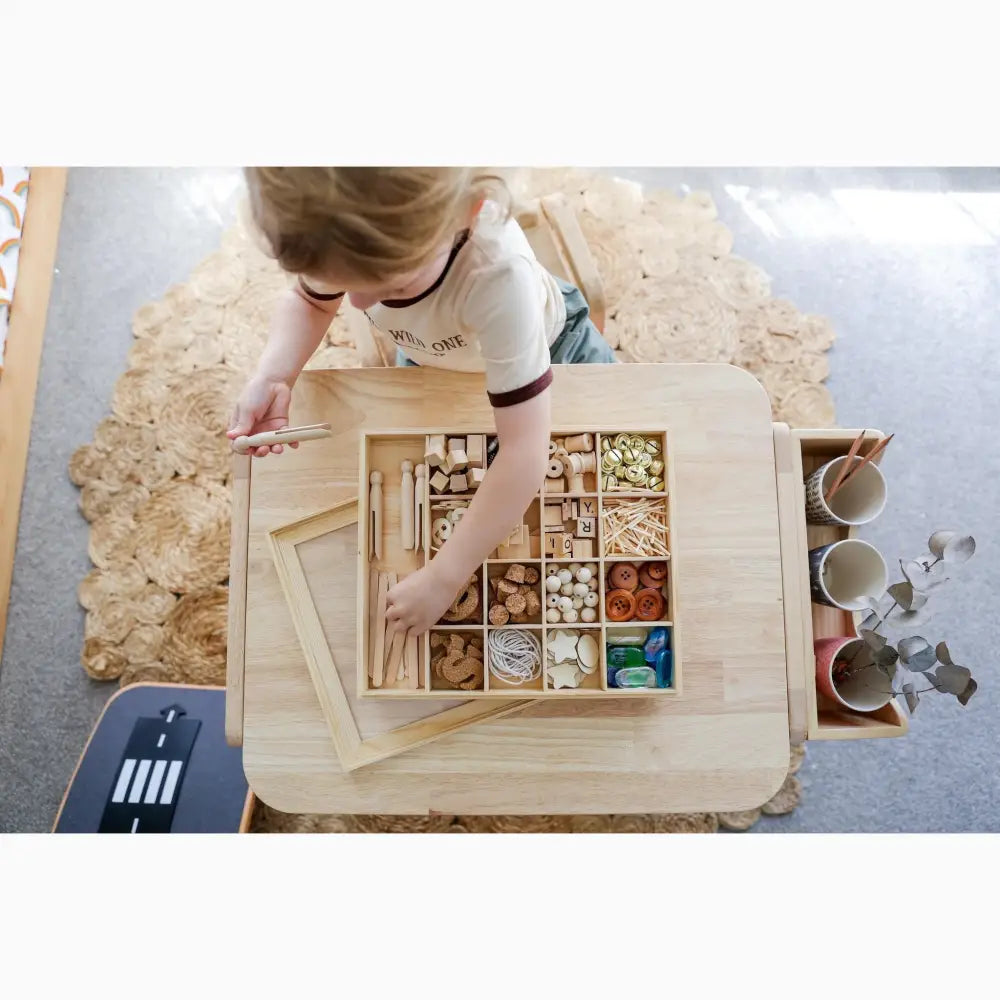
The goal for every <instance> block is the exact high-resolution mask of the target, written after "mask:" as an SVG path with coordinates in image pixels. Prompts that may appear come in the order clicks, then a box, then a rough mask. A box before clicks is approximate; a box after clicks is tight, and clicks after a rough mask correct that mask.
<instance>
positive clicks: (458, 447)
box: [448, 438, 465, 451]
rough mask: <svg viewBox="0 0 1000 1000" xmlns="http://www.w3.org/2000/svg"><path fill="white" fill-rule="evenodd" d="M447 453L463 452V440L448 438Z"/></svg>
mask: <svg viewBox="0 0 1000 1000" xmlns="http://www.w3.org/2000/svg"><path fill="white" fill-rule="evenodd" d="M448 451H465V438H448Z"/></svg>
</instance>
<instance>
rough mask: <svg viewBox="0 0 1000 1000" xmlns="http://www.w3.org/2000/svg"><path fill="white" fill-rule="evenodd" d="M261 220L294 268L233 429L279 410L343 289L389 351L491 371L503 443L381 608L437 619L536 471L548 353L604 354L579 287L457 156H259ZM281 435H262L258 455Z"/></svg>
mask: <svg viewBox="0 0 1000 1000" xmlns="http://www.w3.org/2000/svg"><path fill="white" fill-rule="evenodd" d="M246 179H247V184H248V187H249V190H250V205H251V209H252V213H253V217H254V220H255V223H256V225H257V226H258V228H259V229H260V231H261V233H262V234H263V236H264V237H265V239H266V241H267V243H268V244H269V246H270V248H271V251H272V253H273V254H274V256H275V257H276V258H277V260H278V262H279V263H280V264H281V266H282V267H283V268H284V269H285V270H286V271H288V272H290V273H292V274H295V275H297V276H298V282H297V283H296V285H295V286H294V287H293V288H292V289H291V290H289V291H287V292H286V293H284V295H283V296H282V298H281V300H280V302H279V304H278V307H277V310H276V312H275V316H274V319H273V321H272V324H271V331H270V334H269V337H268V341H267V346H266V347H265V348H264V352H263V355H262V356H261V359H260V362H259V364H258V366H257V371H256V373H255V374H254V375H253V377H252V378H251V379H250V381H249V382H248V383H247V385H246V387H245V388H244V390H243V392H242V394H241V395H240V398H239V401H238V402H237V404H236V409H235V413H234V415H233V419H232V427H231V429H230V430H229V432H228V433H229V437H230V438H235V437H237V436H238V435H240V434H255V433H257V432H259V431H268V430H276V429H278V428H281V427H285V426H287V424H288V409H289V403H290V400H291V395H292V388H293V387H294V385H295V380H296V379H297V378H298V376H299V373H300V372H301V371H302V368H303V366H304V365H305V364H306V362H307V361H308V360H309V358H310V356H311V355H312V354H313V352H314V351H315V350H316V348H317V347H318V345H319V343H320V341H321V340H322V339H323V335H324V334H325V332H326V330H327V329H328V327H329V326H330V323H331V321H332V320H333V317H334V316H335V315H336V313H337V309H338V307H339V305H340V302H341V300H342V298H343V296H344V295H345V294H346V295H347V296H348V297H349V298H350V300H351V304H352V305H354V306H355V307H356V308H358V309H363V310H364V311H365V314H366V315H367V317H368V319H369V321H370V322H372V323H373V324H374V325H375V326H376V327H377V328H378V329H380V330H382V331H384V332H385V333H387V334H388V335H389V336H391V337H392V339H393V340H394V341H395V343H396V345H397V347H398V363H400V364H416V365H430V366H432V367H435V368H447V369H451V370H452V371H463V372H470V371H484V372H485V375H486V390H487V394H488V396H489V399H490V402H491V403H492V405H493V412H494V417H495V421H496V429H497V437H498V439H499V444H500V449H499V452H498V454H497V456H496V458H495V459H494V461H493V464H492V465H491V466H490V467H489V470H488V472H487V474H486V477H485V478H484V480H483V483H482V486H480V488H479V490H478V491H477V492H476V494H475V497H474V498H473V500H472V502H471V503H470V505H469V510H468V513H467V515H466V516H465V517H463V518H462V520H461V521H460V522H459V523H458V525H457V527H456V529H455V531H454V533H453V535H452V537H451V538H450V539H449V542H448V544H447V545H445V546H443V547H442V549H441V551H440V552H439V553H438V554H437V556H436V557H435V558H434V559H433V560H432V561H431V562H429V563H428V564H427V566H425V567H424V568H423V569H421V570H419V571H417V572H416V573H411V574H410V575H409V576H407V577H405V578H404V579H403V580H401V581H400V582H399V583H398V584H397V585H396V586H395V587H393V588H392V590H390V591H389V596H388V611H387V615H386V617H387V619H388V620H389V621H391V622H393V623H394V626H395V627H396V628H398V629H403V630H409V631H412V632H414V633H415V634H417V635H419V634H422V633H423V632H425V631H426V630H427V629H428V628H429V627H430V626H431V625H433V624H435V623H436V622H437V621H438V620H439V619H440V617H441V615H442V613H443V612H444V611H445V610H446V609H447V607H448V605H449V604H451V602H452V601H453V600H454V598H455V595H456V594H457V593H458V592H459V590H461V588H462V587H463V586H464V584H465V583H466V581H467V580H468V579H469V578H470V577H471V576H472V575H473V573H474V572H475V571H476V569H477V568H478V567H480V566H481V565H482V563H483V560H484V559H485V558H486V557H487V556H488V555H489V553H490V552H491V551H492V550H493V549H495V548H496V547H497V545H498V544H500V543H501V542H502V541H503V540H504V539H505V538H506V537H507V535H508V534H509V533H510V529H511V526H512V525H514V524H515V523H516V522H517V521H518V519H519V518H520V517H521V516H522V514H523V513H524V511H525V510H526V509H527V507H528V504H529V503H530V502H531V499H532V497H533V496H534V495H535V493H536V492H537V490H538V484H539V483H541V482H542V480H543V478H544V476H545V467H546V464H547V461H548V443H549V436H550V399H549V397H550V393H549V384H550V383H551V381H552V370H551V364H552V363H563V364H572V363H583V362H606V363H613V362H614V360H615V358H614V354H613V353H612V351H611V349H610V348H609V347H608V345H607V343H606V342H605V341H604V340H603V338H602V337H601V335H600V333H599V332H598V330H597V329H596V327H595V326H594V325H593V323H592V322H591V320H590V317H589V310H588V308H587V304H586V303H585V302H584V299H583V296H582V295H581V294H580V292H579V291H578V290H577V289H576V288H574V287H573V286H572V285H569V284H566V283H564V282H562V281H560V280H559V279H557V278H555V277H553V276H552V275H551V274H549V273H548V272H547V271H546V270H545V269H544V268H543V267H542V266H541V265H540V264H539V263H538V261H537V260H536V259H535V255H534V254H533V253H532V250H531V247H530V246H529V244H528V241H527V239H526V238H525V236H524V233H523V232H522V230H521V229H520V227H519V226H518V225H517V223H516V222H515V221H514V220H513V219H512V218H511V217H510V212H509V194H508V193H507V189H506V187H505V185H504V184H503V181H501V180H500V179H499V178H497V177H493V176H484V175H482V174H476V173H475V172H474V171H472V170H469V169H465V168H455V167H413V168H409V167H302V168H299V167H255V168H250V169H248V170H247V171H246ZM281 450H282V448H281V446H280V445H276V446H271V447H261V448H258V449H257V450H256V452H255V454H256V455H257V456H258V457H263V456H265V455H267V454H268V453H269V452H271V451H273V452H275V453H279V452H281Z"/></svg>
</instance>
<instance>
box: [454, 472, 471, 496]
mask: <svg viewBox="0 0 1000 1000" xmlns="http://www.w3.org/2000/svg"><path fill="white" fill-rule="evenodd" d="M468 488H469V481H468V480H467V479H466V478H465V473H464V472H456V473H454V474H453V475H452V477H451V492H452V493H464V492H465V491H466V490H467V489H468Z"/></svg>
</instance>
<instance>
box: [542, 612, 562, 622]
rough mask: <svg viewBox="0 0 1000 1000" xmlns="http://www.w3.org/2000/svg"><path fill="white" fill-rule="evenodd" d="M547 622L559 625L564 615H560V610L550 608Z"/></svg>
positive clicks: (546, 614) (546, 617)
mask: <svg viewBox="0 0 1000 1000" xmlns="http://www.w3.org/2000/svg"><path fill="white" fill-rule="evenodd" d="M545 620H546V621H547V622H551V623H552V624H553V625H557V624H558V623H559V622H561V621H562V614H560V612H559V609H558V608H549V610H548V611H546V612H545Z"/></svg>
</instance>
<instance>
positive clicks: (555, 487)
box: [545, 476, 566, 493]
mask: <svg viewBox="0 0 1000 1000" xmlns="http://www.w3.org/2000/svg"><path fill="white" fill-rule="evenodd" d="M545 492H546V493H565V492H566V477H565V476H560V477H559V478H558V479H546V480H545Z"/></svg>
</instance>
